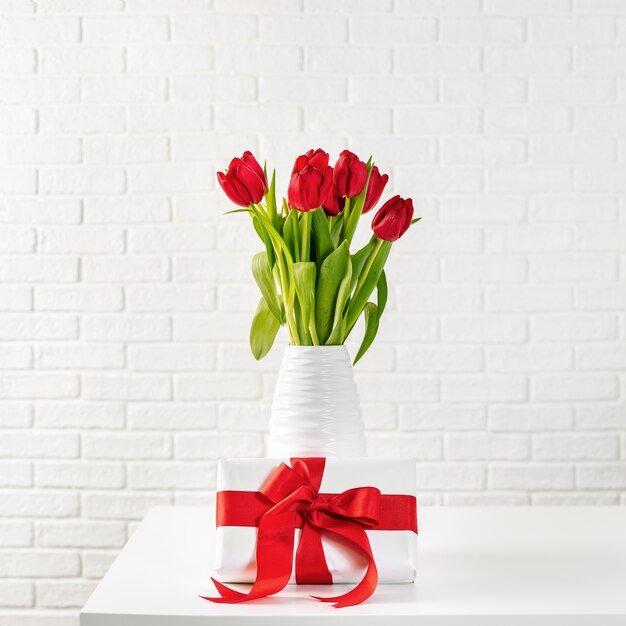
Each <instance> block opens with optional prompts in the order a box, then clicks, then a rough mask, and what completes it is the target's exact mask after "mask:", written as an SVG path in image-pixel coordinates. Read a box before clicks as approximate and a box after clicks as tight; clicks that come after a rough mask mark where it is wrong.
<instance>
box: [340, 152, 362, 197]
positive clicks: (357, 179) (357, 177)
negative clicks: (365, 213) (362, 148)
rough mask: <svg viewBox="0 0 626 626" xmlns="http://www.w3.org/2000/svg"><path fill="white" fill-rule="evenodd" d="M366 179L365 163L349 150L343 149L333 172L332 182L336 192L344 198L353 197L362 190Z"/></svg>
mask: <svg viewBox="0 0 626 626" xmlns="http://www.w3.org/2000/svg"><path fill="white" fill-rule="evenodd" d="M366 180H367V166H366V165H365V163H363V161H361V160H360V159H359V157H358V156H357V155H356V154H354V153H353V152H350V150H344V151H343V152H342V153H341V154H340V155H339V158H338V159H337V163H335V169H334V172H333V182H334V183H335V189H336V190H337V193H338V194H339V195H340V196H343V197H344V198H354V197H355V196H358V195H359V194H360V193H361V191H363V187H365V181H366Z"/></svg>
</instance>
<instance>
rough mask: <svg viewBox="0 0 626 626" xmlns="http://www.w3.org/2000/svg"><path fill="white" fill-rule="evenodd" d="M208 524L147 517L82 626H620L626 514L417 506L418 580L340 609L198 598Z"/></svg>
mask: <svg viewBox="0 0 626 626" xmlns="http://www.w3.org/2000/svg"><path fill="white" fill-rule="evenodd" d="M213 520H214V514H213V512H212V511H209V510H204V509H198V508H174V507H157V508H154V509H152V511H150V513H149V514H148V515H147V517H146V518H145V520H144V521H143V522H142V523H141V525H140V526H139V528H138V529H137V531H136V532H135V534H134V535H133V536H132V538H131V539H130V541H129V542H128V544H127V545H126V547H125V548H124V549H123V550H122V552H121V554H120V555H119V557H118V558H117V560H116V561H115V563H114V564H113V565H112V567H111V569H110V570H109V572H108V573H107V574H106V576H105V577H104V579H103V580H102V582H101V583H100V584H99V585H98V588H97V589H96V590H95V592H94V593H93V595H92V596H91V598H90V599H89V600H88V602H87V604H86V605H85V607H84V609H83V610H82V612H81V621H80V623H81V626H200V625H202V626H211V625H218V624H219V625H220V626H221V625H224V626H242V625H248V624H250V625H255V626H270V625H271V626H280V625H281V624H284V625H286V624H293V625H296V624H297V625H299V626H313V625H314V624H319V623H320V618H322V617H323V618H324V619H325V622H324V623H333V624H340V625H341V626H356V625H357V624H359V625H368V626H369V625H382V624H384V625H385V626H393V625H400V624H402V625H408V624H411V625H415V626H451V625H454V626H461V625H463V626H495V625H496V624H497V625H498V626H521V625H526V624H529V625H530V624H532V625H533V626H544V625H547V626H557V625H558V626H566V625H567V626H580V625H583V624H584V625H590V626H591V625H593V626H613V625H617V624H619V625H621V626H624V625H625V624H626V507H624V508H618V507H598V508H591V507H563V508H556V507H555V508H548V507H536V508H523V507H519V508H515V507H513V508H490V507H480V508H478V507H477V508H460V507H459V508H456V507H450V508H422V509H421V510H420V511H419V526H420V536H419V548H418V562H419V563H418V575H417V582H416V583H415V584H414V585H379V587H378V589H377V590H376V592H375V594H374V596H373V597H372V598H370V599H369V600H368V601H367V602H365V603H363V604H361V605H358V606H355V607H350V608H344V609H335V608H333V607H331V606H329V605H328V604H324V603H322V602H318V601H316V600H312V599H311V598H308V597H307V596H308V595H309V594H311V593H317V594H319V595H334V593H337V591H336V589H335V591H334V593H333V590H332V587H328V586H317V587H313V586H296V585H289V586H288V587H287V588H286V589H285V590H284V591H283V592H281V593H280V594H279V595H277V596H273V597H271V598H264V599H262V600H257V601H254V602H250V603H244V604H235V605H223V604H214V603H211V602H207V601H205V600H202V599H200V598H199V597H198V596H199V594H205V595H213V592H214V590H213V586H212V584H211V582H210V579H209V576H210V574H211V563H212V546H213V530H212V529H213V523H214V521H213ZM239 588H245V586H244V587H241V586H240V587H239ZM344 589H345V587H344V586H341V589H340V591H342V590H344Z"/></svg>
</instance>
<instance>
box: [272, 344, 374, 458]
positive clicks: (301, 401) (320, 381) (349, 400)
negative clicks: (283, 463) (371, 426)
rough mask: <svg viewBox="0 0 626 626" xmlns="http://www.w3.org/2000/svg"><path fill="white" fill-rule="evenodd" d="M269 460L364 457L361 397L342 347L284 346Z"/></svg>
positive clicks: (274, 407)
mask: <svg viewBox="0 0 626 626" xmlns="http://www.w3.org/2000/svg"><path fill="white" fill-rule="evenodd" d="M268 456H270V457H286V458H289V457H291V456H325V457H328V456H350V457H361V456H365V439H364V436H363V422H362V419H361V405H360V401H359V394H358V391H357V388H356V383H355V382H354V374H353V371H352V364H351V362H350V355H349V354H348V351H347V349H346V347H345V346H287V348H286V349H285V354H284V356H283V361H282V365H281V368H280V372H279V375H278V381H277V383H276V390H275V392H274V401H273V403H272V414H271V419H270V429H269V445H268Z"/></svg>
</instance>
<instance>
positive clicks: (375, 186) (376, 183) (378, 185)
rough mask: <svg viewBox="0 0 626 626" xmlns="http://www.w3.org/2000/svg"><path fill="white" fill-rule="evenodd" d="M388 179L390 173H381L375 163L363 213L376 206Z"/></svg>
mask: <svg viewBox="0 0 626 626" xmlns="http://www.w3.org/2000/svg"><path fill="white" fill-rule="evenodd" d="M388 180H389V175H388V174H382V175H381V174H380V172H379V171H378V168H377V167H376V166H375V165H374V167H372V171H371V173H370V181H369V183H368V184H367V192H366V193H365V204H364V205H363V210H362V211H361V213H367V212H368V211H371V210H372V209H373V208H374V206H375V205H376V203H377V202H378V201H379V200H380V196H382V195H383V191H384V189H385V186H386V185H387V181H388Z"/></svg>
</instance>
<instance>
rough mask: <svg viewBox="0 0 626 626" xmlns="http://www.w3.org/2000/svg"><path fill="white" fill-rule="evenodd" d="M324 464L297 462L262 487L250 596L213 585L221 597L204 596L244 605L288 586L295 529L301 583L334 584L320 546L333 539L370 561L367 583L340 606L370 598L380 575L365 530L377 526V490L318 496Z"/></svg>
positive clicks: (320, 461)
mask: <svg viewBox="0 0 626 626" xmlns="http://www.w3.org/2000/svg"><path fill="white" fill-rule="evenodd" d="M325 463H326V460H325V459H324V458H293V459H291V467H289V466H288V465H286V464H285V463H281V464H280V466H279V467H278V468H277V469H276V470H275V471H274V472H273V473H272V474H271V476H270V477H269V478H268V480H267V481H266V483H265V484H264V485H263V487H262V488H261V490H260V492H261V494H262V495H263V496H264V497H265V498H267V500H268V501H269V502H270V506H269V508H268V509H267V510H266V511H265V513H263V514H262V515H261V517H260V519H259V523H258V534H257V547H256V561H257V575H256V580H255V582H254V584H253V585H252V588H251V589H250V591H249V592H248V593H247V594H245V593H241V592H238V591H234V590H233V589H230V588H228V587H226V586H225V585H223V584H221V583H219V582H218V581H216V580H214V579H212V580H213V583H214V584H215V587H216V588H217V591H218V592H219V594H220V597H219V598H210V597H206V596H202V597H203V598H204V599H206V600H210V601H212V602H227V603H234V602H244V601H247V600H253V599H255V598H260V597H264V596H268V595H271V594H273V593H276V592H278V591H280V590H281V589H283V588H284V587H285V586H286V585H287V583H288V582H289V578H290V577H291V571H292V565H293V549H294V533H295V528H296V527H298V526H301V527H302V532H301V534H300V541H299V543H298V547H297V550H296V581H297V582H298V583H316V584H319V583H332V575H331V573H330V571H329V569H328V565H327V563H326V557H325V556H324V549H323V546H322V533H327V534H329V535H334V536H335V537H338V538H340V539H342V540H343V543H346V544H347V545H349V546H351V547H352V548H353V549H354V550H356V551H357V552H358V553H360V554H361V555H363V556H364V557H365V558H366V560H367V569H366V572H365V576H364V577H363V580H362V581H361V582H360V583H359V584H358V585H357V586H356V587H355V588H354V589H352V590H351V591H349V592H348V593H345V594H343V595H340V596H336V597H333V598H319V597H317V596H313V597H315V598H316V599H318V600H321V601H323V602H335V606H336V607H344V606H351V605H354V604H358V603H360V602H363V601H364V600H366V599H367V598H369V597H370V596H371V595H372V593H374V590H375V589H376V585H377V583H378V570H377V568H376V564H375V563H374V556H373V554H372V550H371V547H370V543H369V539H368V537H367V533H366V532H365V528H376V527H377V526H378V525H379V519H380V512H381V493H380V491H379V490H378V489H377V488H375V487H357V488H354V489H348V490H347V491H344V492H343V493H340V494H331V495H327V494H320V493H319V490H320V485H321V482H322V476H323V473H324V467H325Z"/></svg>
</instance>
